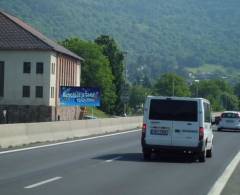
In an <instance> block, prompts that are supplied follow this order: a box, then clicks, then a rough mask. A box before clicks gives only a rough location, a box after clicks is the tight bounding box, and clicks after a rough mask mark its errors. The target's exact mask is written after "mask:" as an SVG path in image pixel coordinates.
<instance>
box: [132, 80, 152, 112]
mask: <svg viewBox="0 0 240 195" xmlns="http://www.w3.org/2000/svg"><path fill="white" fill-rule="evenodd" d="M150 94H151V90H150V89H148V88H145V87H143V86H141V85H134V86H132V87H131V89H130V99H129V107H130V108H131V109H132V111H133V112H134V113H136V114H140V113H142V109H143V107H142V106H143V104H144V102H145V99H146V97H147V95H150Z"/></svg>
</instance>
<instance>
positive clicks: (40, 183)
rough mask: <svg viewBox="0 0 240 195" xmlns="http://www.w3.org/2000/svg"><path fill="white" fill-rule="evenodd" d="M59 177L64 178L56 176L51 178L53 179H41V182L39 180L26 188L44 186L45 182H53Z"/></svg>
mask: <svg viewBox="0 0 240 195" xmlns="http://www.w3.org/2000/svg"><path fill="white" fill-rule="evenodd" d="M59 179H62V177H54V178H51V179H48V180H44V181H41V182H38V183H35V184H32V185H30V186H26V187H24V188H25V189H32V188H36V187H38V186H42V185H44V184H47V183H51V182H54V181H57V180H59Z"/></svg>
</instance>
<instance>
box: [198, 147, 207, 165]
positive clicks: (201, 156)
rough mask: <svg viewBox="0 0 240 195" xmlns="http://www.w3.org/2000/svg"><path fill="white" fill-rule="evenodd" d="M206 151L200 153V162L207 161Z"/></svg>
mask: <svg viewBox="0 0 240 195" xmlns="http://www.w3.org/2000/svg"><path fill="white" fill-rule="evenodd" d="M206 153H207V152H206V149H204V151H202V152H200V154H199V162H205V161H206Z"/></svg>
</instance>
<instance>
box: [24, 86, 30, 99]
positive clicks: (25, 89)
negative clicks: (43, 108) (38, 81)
mask: <svg viewBox="0 0 240 195" xmlns="http://www.w3.org/2000/svg"><path fill="white" fill-rule="evenodd" d="M23 97H30V86H23Z"/></svg>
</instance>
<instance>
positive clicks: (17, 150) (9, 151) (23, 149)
mask: <svg viewBox="0 0 240 195" xmlns="http://www.w3.org/2000/svg"><path fill="white" fill-rule="evenodd" d="M137 131H141V130H140V129H137V130H131V131H125V132H121V133H112V134H108V135H100V136H95V137H89V138H84V139H77V140H73V141H64V142H59V143H54V144H47V145H41V146H33V147H27V148H21V149H15V150H7V151H2V152H0V155H2V154H9V153H14V152H21V151H28V150H34V149H39V148H47V147H51V146H59V145H64V144H71V143H76V142H82V141H87V140H93V139H98V138H104V137H112V136H116V135H122V134H128V133H134V132H137Z"/></svg>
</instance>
